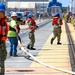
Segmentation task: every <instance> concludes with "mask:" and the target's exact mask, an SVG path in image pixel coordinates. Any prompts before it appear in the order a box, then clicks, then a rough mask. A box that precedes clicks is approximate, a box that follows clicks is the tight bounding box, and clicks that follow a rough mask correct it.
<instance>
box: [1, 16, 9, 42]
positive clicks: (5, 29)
mask: <svg viewBox="0 0 75 75" xmlns="http://www.w3.org/2000/svg"><path fill="white" fill-rule="evenodd" d="M8 30H9V25H8V24H7V23H6V17H5V18H3V19H1V21H0V40H2V41H5V40H6V39H7V34H8Z"/></svg>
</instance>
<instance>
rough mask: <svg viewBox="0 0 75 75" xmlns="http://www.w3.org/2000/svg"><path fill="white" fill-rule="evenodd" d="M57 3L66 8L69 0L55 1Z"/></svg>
mask: <svg viewBox="0 0 75 75" xmlns="http://www.w3.org/2000/svg"><path fill="white" fill-rule="evenodd" d="M57 1H59V2H61V3H62V6H65V7H68V5H69V4H70V0H57Z"/></svg>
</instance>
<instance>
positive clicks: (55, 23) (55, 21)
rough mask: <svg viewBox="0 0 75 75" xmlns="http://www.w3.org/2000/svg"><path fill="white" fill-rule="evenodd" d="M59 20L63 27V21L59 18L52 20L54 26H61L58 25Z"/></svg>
mask: <svg viewBox="0 0 75 75" xmlns="http://www.w3.org/2000/svg"><path fill="white" fill-rule="evenodd" d="M58 20H60V21H59V22H60V25H62V24H63V23H62V19H60V18H59V17H53V19H52V24H53V25H59V24H58Z"/></svg>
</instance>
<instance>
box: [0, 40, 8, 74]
mask: <svg viewBox="0 0 75 75" xmlns="http://www.w3.org/2000/svg"><path fill="white" fill-rule="evenodd" d="M6 56H7V51H6V45H5V41H0V75H4V72H5V67H4V61H5V59H6Z"/></svg>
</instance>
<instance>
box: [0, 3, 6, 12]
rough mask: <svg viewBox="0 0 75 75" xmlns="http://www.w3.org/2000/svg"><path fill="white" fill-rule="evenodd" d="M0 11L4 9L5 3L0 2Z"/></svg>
mask: <svg viewBox="0 0 75 75" xmlns="http://www.w3.org/2000/svg"><path fill="white" fill-rule="evenodd" d="M0 11H4V12H5V11H6V8H5V5H4V4H3V3H1V2H0Z"/></svg>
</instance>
